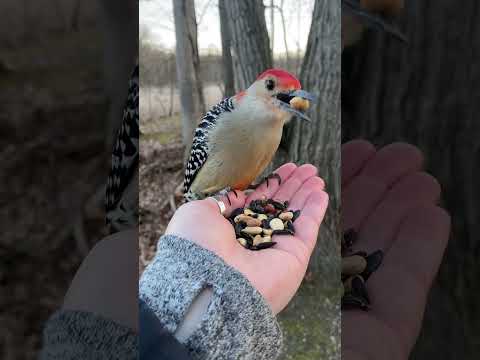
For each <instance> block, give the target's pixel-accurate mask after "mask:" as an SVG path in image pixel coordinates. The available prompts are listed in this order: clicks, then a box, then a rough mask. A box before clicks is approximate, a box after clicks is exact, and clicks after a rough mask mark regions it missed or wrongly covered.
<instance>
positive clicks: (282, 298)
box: [166, 163, 328, 314]
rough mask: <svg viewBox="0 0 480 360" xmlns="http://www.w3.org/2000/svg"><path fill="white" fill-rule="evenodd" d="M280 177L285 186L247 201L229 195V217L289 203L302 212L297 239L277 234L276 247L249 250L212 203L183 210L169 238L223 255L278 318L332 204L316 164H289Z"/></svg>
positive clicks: (263, 188) (261, 191)
mask: <svg viewBox="0 0 480 360" xmlns="http://www.w3.org/2000/svg"><path fill="white" fill-rule="evenodd" d="M275 173H277V174H279V175H280V177H281V179H282V181H281V184H278V182H277V181H276V180H275V179H273V180H270V181H269V183H268V186H267V184H266V183H264V184H262V185H261V186H259V187H258V188H257V189H256V190H255V191H254V192H253V193H252V194H250V195H249V196H248V197H246V195H245V194H244V193H242V192H238V191H237V195H235V194H234V193H229V194H228V197H229V199H230V200H231V205H229V203H228V201H227V200H226V199H225V201H224V202H225V204H226V205H227V210H226V214H225V215H226V216H228V215H229V213H231V211H233V210H234V209H235V208H238V207H244V206H245V204H247V205H248V204H249V203H250V201H252V200H254V199H259V198H261V197H262V196H266V197H267V198H273V199H275V200H277V201H289V203H290V206H289V208H290V209H292V210H301V215H300V216H299V217H298V219H296V220H295V222H294V226H295V229H296V233H295V236H290V235H274V236H273V241H275V242H277V244H276V245H275V246H274V247H273V248H269V249H265V250H262V251H251V250H247V249H245V248H243V247H242V246H241V245H240V244H239V243H238V242H237V241H236V238H235V232H234V230H233V228H232V225H231V224H230V223H229V222H228V220H227V219H225V217H223V216H222V215H221V214H220V212H219V209H218V206H217V204H216V203H215V202H214V201H213V200H211V199H205V200H200V201H192V202H190V203H187V204H184V205H182V206H181V207H180V208H179V209H178V210H177V212H176V213H175V215H174V216H173V218H172V220H171V221H170V223H169V225H168V228H167V230H166V233H167V234H175V235H179V236H181V237H184V238H186V239H190V240H191V241H194V242H195V243H197V244H199V245H201V246H202V247H204V248H206V249H208V250H210V251H212V252H214V253H215V254H217V255H218V256H220V257H221V258H222V259H223V260H224V261H225V262H226V263H227V264H229V265H231V266H232V267H234V268H235V269H237V270H238V271H240V272H241V273H242V274H243V275H244V276H245V277H246V278H247V279H248V280H249V281H250V283H251V284H252V285H253V286H254V287H255V288H256V289H257V290H258V291H259V292H260V293H261V294H262V295H263V297H264V298H265V299H266V301H267V302H268V303H269V304H270V306H271V308H272V310H273V312H274V313H275V314H276V313H278V312H280V311H281V310H282V309H283V308H284V307H285V306H286V305H287V304H288V302H289V301H290V300H291V298H292V297H293V295H294V294H295V292H296V291H297V289H298V287H299V286H300V283H301V281H302V279H303V276H304V275H305V271H306V269H307V265H308V261H309V259H310V255H311V253H312V251H313V248H314V246H315V243H316V239H317V235H318V230H319V227H320V224H321V222H322V220H323V217H324V215H325V210H326V208H327V205H328V195H327V194H326V193H325V192H324V187H325V184H324V182H323V180H322V179H320V178H319V177H317V176H316V174H317V170H316V168H315V167H314V166H312V165H302V166H299V167H297V166H296V165H294V164H291V163H289V164H285V165H283V166H281V167H280V168H278V169H277V170H276V171H275Z"/></svg>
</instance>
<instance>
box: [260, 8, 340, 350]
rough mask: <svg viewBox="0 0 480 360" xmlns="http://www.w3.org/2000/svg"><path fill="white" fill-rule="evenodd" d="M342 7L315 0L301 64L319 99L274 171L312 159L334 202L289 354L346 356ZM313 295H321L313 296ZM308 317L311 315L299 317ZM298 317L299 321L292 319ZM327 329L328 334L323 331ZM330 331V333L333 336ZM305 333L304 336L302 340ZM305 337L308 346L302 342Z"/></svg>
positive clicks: (293, 127) (290, 313)
mask: <svg viewBox="0 0 480 360" xmlns="http://www.w3.org/2000/svg"><path fill="white" fill-rule="evenodd" d="M340 61H341V8H340V2H339V1H338V0H315V5H314V11H313V15H312V25H311V29H310V34H309V37H308V43H307V49H306V54H305V57H304V59H303V64H302V67H301V73H300V81H301V84H302V87H303V88H304V89H305V90H307V91H309V92H312V93H314V94H315V95H316V96H317V101H316V102H315V103H312V104H311V108H310V110H309V111H308V113H307V115H308V116H310V117H311V119H312V122H311V123H306V122H304V121H302V120H300V119H296V118H293V119H292V120H291V122H290V123H289V124H288V125H287V126H286V127H285V129H284V137H283V139H282V144H281V147H280V149H279V150H278V151H277V154H276V156H275V158H274V161H273V164H272V166H271V167H270V169H269V171H271V170H273V169H274V168H276V167H278V166H279V165H281V164H284V163H286V162H289V161H292V162H295V163H296V164H298V165H300V164H304V163H311V164H313V165H315V166H316V167H317V168H318V175H319V176H320V177H322V178H323V179H324V180H325V183H326V192H327V193H328V194H329V198H330V202H329V206H328V209H327V213H326V216H325V219H324V222H323V223H322V226H321V227H320V232H319V236H318V241H317V245H316V247H315V250H314V253H313V254H312V256H311V258H310V263H309V272H308V273H309V277H308V280H306V282H307V283H308V282H310V286H308V285H307V286H302V287H301V288H300V291H299V293H298V294H297V295H296V296H295V298H294V299H293V300H292V303H291V304H290V306H289V307H288V308H287V310H286V311H284V312H283V313H282V315H281V316H280V320H281V321H282V325H284V327H285V326H286V328H287V329H288V328H289V327H288V324H289V320H290V321H294V322H295V330H294V331H291V332H289V333H288V337H287V338H286V348H287V349H289V356H285V357H284V358H285V359H286V358H305V359H307V358H308V359H313V358H315V359H340V357H341V353H340V306H339V303H340V292H339V288H340V287H339V284H340V250H339V244H340V237H341V233H340V160H341V159H340V153H341V152H340V137H341V135H340V128H341V123H340V122H341V119H340V114H341V113H340V97H341V96H340V89H341V83H340V81H341V62H340ZM311 299H315V301H312V300H311ZM302 316H303V317H304V318H305V319H306V318H308V319H311V321H310V322H307V323H305V324H304V322H303V321H302V322H301V323H299V322H298V319H299V318H302ZM292 319H293V320H292ZM322 334H324V335H322ZM327 334H328V335H327ZM302 338H303V340H302ZM302 341H305V342H306V343H307V344H316V346H308V347H307V349H305V348H304V347H302V346H301V345H300V344H301V343H302Z"/></svg>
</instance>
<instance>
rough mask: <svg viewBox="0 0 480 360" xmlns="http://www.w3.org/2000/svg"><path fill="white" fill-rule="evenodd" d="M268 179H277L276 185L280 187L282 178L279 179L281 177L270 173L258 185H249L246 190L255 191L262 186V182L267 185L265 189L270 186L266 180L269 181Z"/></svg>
mask: <svg viewBox="0 0 480 360" xmlns="http://www.w3.org/2000/svg"><path fill="white" fill-rule="evenodd" d="M269 179H277V181H278V185H281V184H282V178H281V176H280V175H278V174H277V173H271V174H269V175H267V176H265V177H264V178H263V180H262V181H261V182H260V183H258V184H252V185H250V186H249V187H248V189H253V190H255V189H257V188H258V187H259V186H260V185H262V184H263V183H264V182H266V183H267V187H268V186H269V185H270V184H269V183H268V180H269Z"/></svg>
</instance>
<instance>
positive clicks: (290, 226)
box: [286, 220, 295, 235]
mask: <svg viewBox="0 0 480 360" xmlns="http://www.w3.org/2000/svg"><path fill="white" fill-rule="evenodd" d="M286 226H287V229H288V230H290V231H291V232H292V235H293V234H294V233H295V227H294V226H293V223H292V222H291V221H290V220H288V221H287V225H286Z"/></svg>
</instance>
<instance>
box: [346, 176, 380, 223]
mask: <svg viewBox="0 0 480 360" xmlns="http://www.w3.org/2000/svg"><path fill="white" fill-rule="evenodd" d="M386 190H387V187H386V185H385V184H384V183H383V182H380V181H378V180H377V179H372V178H369V177H366V176H362V175H360V176H356V177H355V178H354V179H353V180H352V182H351V183H350V184H349V185H347V186H346V188H345V189H342V228H343V231H346V230H348V229H356V230H358V229H359V228H360V226H361V224H362V223H363V222H364V221H365V219H366V218H367V216H368V214H369V213H370V212H371V211H372V210H373V209H374V208H375V206H377V204H378V203H379V202H380V201H381V199H382V197H383V195H384V193H385V191H386Z"/></svg>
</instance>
